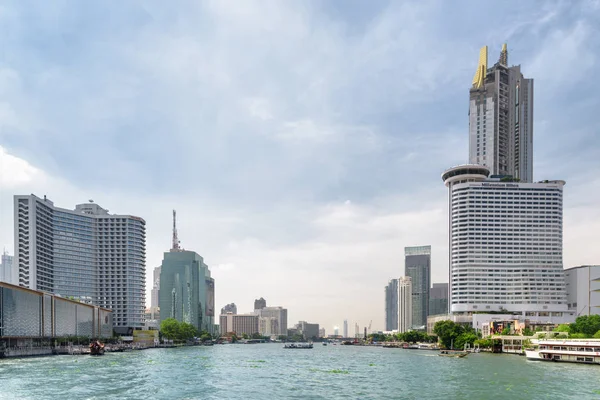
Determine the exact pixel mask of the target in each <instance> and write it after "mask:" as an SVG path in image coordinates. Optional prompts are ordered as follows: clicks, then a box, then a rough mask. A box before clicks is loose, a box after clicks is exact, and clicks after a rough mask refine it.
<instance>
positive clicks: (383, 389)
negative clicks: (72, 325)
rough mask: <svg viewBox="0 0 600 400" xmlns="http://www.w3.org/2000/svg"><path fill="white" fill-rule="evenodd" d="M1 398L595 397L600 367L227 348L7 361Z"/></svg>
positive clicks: (504, 358)
mask: <svg viewBox="0 0 600 400" xmlns="http://www.w3.org/2000/svg"><path fill="white" fill-rule="evenodd" d="M0 398H1V399H53V400H59V399H511V400H515V399H561V400H562V399H590V398H600V367H598V366H591V365H577V364H563V363H546V362H533V361H527V360H526V359H525V357H519V356H515V355H500V354H483V353H481V354H470V355H469V356H468V357H466V358H464V359H458V358H446V357H438V356H437V353H436V352H432V351H424V350H402V349H383V348H380V347H359V346H339V345H338V346H333V345H329V346H321V345H320V344H316V345H315V348H314V349H312V350H287V349H283V346H282V345H280V344H255V345H242V344H235V345H222V346H213V347H184V348H177V349H150V350H144V351H135V352H129V353H112V354H111V353H108V354H106V355H104V356H102V357H91V356H52V357H41V358H24V359H4V360H0Z"/></svg>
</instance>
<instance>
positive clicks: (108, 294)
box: [12, 194, 146, 335]
mask: <svg viewBox="0 0 600 400" xmlns="http://www.w3.org/2000/svg"><path fill="white" fill-rule="evenodd" d="M14 207H15V208H14V218H15V219H14V224H15V225H14V229H15V257H14V264H13V271H12V272H13V281H14V282H15V283H16V284H18V285H19V286H23V287H27V288H30V289H33V290H41V291H44V292H49V293H54V294H60V295H62V296H69V297H70V296H73V297H77V298H79V300H80V301H84V302H91V303H93V304H95V305H98V306H101V307H105V308H108V309H111V310H112V311H113V325H114V329H115V331H116V332H117V333H118V334H122V335H131V334H132V331H133V329H136V328H142V327H143V326H144V311H145V308H146V304H145V303H146V222H145V221H144V220H143V219H142V218H139V217H135V216H132V215H114V214H109V213H108V210H105V209H103V208H102V207H100V206H99V205H98V204H96V203H93V202H92V201H90V202H89V203H85V204H78V205H77V206H76V207H75V210H67V209H64V208H60V207H56V206H55V205H54V203H53V202H52V201H50V200H49V199H47V198H46V196H44V198H43V199H42V198H39V197H37V196H35V195H33V194H32V195H23V196H21V195H16V196H14Z"/></svg>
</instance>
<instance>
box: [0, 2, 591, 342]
mask: <svg viewBox="0 0 600 400" xmlns="http://www.w3.org/2000/svg"><path fill="white" fill-rule="evenodd" d="M599 20H600V1H598V0H595V1H591V0H590V1H585V0H582V1H577V2H570V1H545V2H522V1H506V2H503V3H502V7H499V6H498V4H497V3H495V2H487V3H486V2H480V1H479V2H477V1H455V2H447V1H441V0H440V1H412V2H401V1H390V2H387V1H369V2H365V1H358V0H332V1H310V0H309V1H303V2H297V1H260V2H258V1H257V2H253V1H249V0H248V1H239V2H225V1H184V0H180V1H173V2H169V4H167V3H165V2H162V1H135V0H132V1H128V2H120V1H110V0H109V1H88V2H80V1H75V0H73V1H68V0H55V1H51V2H50V1H48V2H37V1H23V0H14V1H6V2H2V4H0V37H2V40H1V41H0V246H5V247H6V249H7V250H8V251H9V253H10V254H13V252H14V239H13V195H15V194H30V193H34V194H36V195H38V196H43V195H47V196H48V198H50V199H51V200H53V201H54V204H55V205H56V206H59V207H63V208H74V207H75V204H79V203H84V202H87V201H88V200H89V199H93V200H94V201H95V202H96V203H98V204H100V205H101V206H103V207H105V208H108V209H109V210H110V212H111V213H119V214H131V215H137V216H140V217H142V218H144V219H145V220H146V223H147V225H146V227H147V288H148V295H147V300H148V303H149V290H150V287H151V284H152V282H151V281H152V279H151V276H152V275H151V274H152V270H153V268H154V267H156V266H159V265H160V263H161V260H162V255H163V252H164V251H168V249H169V248H170V244H171V223H172V221H171V216H172V215H171V214H172V210H173V209H176V210H177V215H178V231H179V237H180V240H181V244H182V246H183V247H184V248H185V249H188V250H194V251H196V252H198V253H199V254H201V255H202V256H203V257H204V259H205V262H206V263H207V264H208V265H209V266H210V268H211V271H212V275H213V277H214V278H215V281H216V283H215V291H216V307H217V308H221V307H222V306H224V305H225V304H227V303H230V302H235V303H236V304H237V306H238V312H250V311H251V310H252V308H253V300H254V299H256V298H259V297H264V298H265V299H266V300H267V305H280V306H284V307H286V308H288V310H289V311H288V314H289V321H288V324H289V325H293V324H294V323H295V322H296V321H299V320H305V321H309V322H316V323H319V324H321V326H323V327H325V329H326V331H327V332H328V333H331V332H332V331H333V327H334V326H336V325H337V326H342V324H343V320H344V319H348V321H349V327H350V331H351V333H353V327H354V324H355V323H358V324H359V326H360V327H361V330H362V327H364V326H366V325H368V324H369V323H370V321H372V329H374V330H379V329H383V327H384V291H383V290H384V286H385V285H386V284H387V282H388V280H389V279H392V278H398V277H400V276H401V275H403V273H404V247H405V246H414V245H427V244H430V245H431V246H432V281H433V282H447V271H448V244H447V240H448V237H447V224H448V222H447V191H446V188H445V187H444V184H443V182H442V180H441V173H442V172H443V171H444V170H445V169H447V168H449V167H451V166H454V165H457V164H462V163H466V162H467V161H468V116H467V112H468V96H469V88H470V85H471V80H472V78H473V74H474V73H475V69H476V66H477V61H478V55H479V48H480V47H482V46H484V45H488V46H489V54H490V56H489V58H490V63H493V62H495V60H496V59H497V57H498V55H499V52H500V49H501V46H502V43H504V42H507V43H508V51H509V64H511V65H516V64H521V65H522V71H523V73H524V75H525V77H527V78H533V79H534V80H535V83H534V85H535V112H534V179H535V180H542V179H564V180H566V181H567V185H566V186H565V200H564V265H565V267H571V266H576V265H582V264H600V246H598V232H600V202H599V201H598V198H599V197H600V133H599V131H600V119H599V118H598V110H600V96H598V93H600V79H598V72H600V60H599V57H600V24H598V21H599Z"/></svg>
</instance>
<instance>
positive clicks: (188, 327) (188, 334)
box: [177, 322, 198, 341]
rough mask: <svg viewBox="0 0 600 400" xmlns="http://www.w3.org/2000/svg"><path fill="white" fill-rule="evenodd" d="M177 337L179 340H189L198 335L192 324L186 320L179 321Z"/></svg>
mask: <svg viewBox="0 0 600 400" xmlns="http://www.w3.org/2000/svg"><path fill="white" fill-rule="evenodd" d="M177 336H178V339H179V340H181V341H185V340H190V339H193V338H195V337H196V336H198V330H197V329H196V327H195V326H194V325H192V324H189V323H187V322H180V323H179V332H178V335H177Z"/></svg>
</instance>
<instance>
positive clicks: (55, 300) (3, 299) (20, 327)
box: [0, 282, 113, 347]
mask: <svg viewBox="0 0 600 400" xmlns="http://www.w3.org/2000/svg"><path fill="white" fill-rule="evenodd" d="M112 334H113V321H112V312H111V310H108V309H105V308H102V307H98V306H93V305H89V304H84V303H81V302H78V301H73V300H69V299H65V298H62V297H59V296H55V295H52V294H50V293H46V292H41V291H37V290H31V289H28V288H24V287H20V286H16V285H11V284H8V283H5V282H0V339H8V338H29V339H42V338H57V337H66V336H85V337H88V338H109V337H112ZM0 347H2V346H0Z"/></svg>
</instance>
